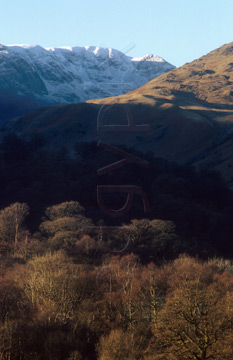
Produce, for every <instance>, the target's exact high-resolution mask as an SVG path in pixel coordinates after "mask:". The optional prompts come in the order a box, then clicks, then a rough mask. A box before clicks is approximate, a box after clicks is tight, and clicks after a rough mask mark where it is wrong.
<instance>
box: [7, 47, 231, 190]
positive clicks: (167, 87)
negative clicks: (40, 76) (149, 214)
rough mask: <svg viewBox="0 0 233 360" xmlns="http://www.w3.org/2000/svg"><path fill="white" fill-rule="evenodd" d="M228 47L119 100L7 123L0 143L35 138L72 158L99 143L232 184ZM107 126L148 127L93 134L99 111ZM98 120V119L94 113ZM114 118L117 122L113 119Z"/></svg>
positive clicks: (66, 107)
mask: <svg viewBox="0 0 233 360" xmlns="http://www.w3.org/2000/svg"><path fill="white" fill-rule="evenodd" d="M232 64H233V43H230V44H228V45H224V46H222V47H221V48H219V49H217V50H215V51H212V52H211V53H209V54H208V55H206V56H203V57H201V58H200V59H198V60H195V61H193V62H191V63H189V64H185V65H184V66H182V67H180V68H178V69H174V70H172V71H170V72H168V73H166V74H164V75H162V76H159V77H158V78H156V79H154V80H152V81H150V82H149V83H147V84H146V85H144V86H142V87H141V88H139V89H137V90H134V91H131V92H129V93H127V94H125V95H122V96H118V97H111V98H107V99H101V100H89V101H88V102H87V103H81V104H72V105H59V106H54V107H46V108H42V109H40V110H38V111H36V112H34V113H32V114H27V115H26V116H23V117H20V118H17V119H13V120H10V121H9V122H8V123H7V124H6V125H5V126H3V127H2V128H1V138H3V136H5V135H7V134H9V133H16V134H17V135H19V136H21V137H23V138H29V137H30V136H31V135H32V134H40V135H41V136H42V137H44V139H45V140H46V141H47V147H49V148H50V149H53V148H57V147H61V146H65V147H66V148H67V149H68V150H69V151H70V153H71V154H72V151H73V145H74V144H75V143H77V142H79V141H82V142H85V141H91V140H96V141H98V140H103V141H105V142H108V143H112V144H118V145H121V144H122V145H127V146H128V147H133V148H134V149H136V150H138V151H144V152H145V151H153V153H154V154H155V156H156V157H162V158H164V159H167V160H172V161H176V162H178V163H181V164H187V163H192V164H196V165H198V166H199V165H200V166H207V167H208V168H211V169H216V170H220V171H221V173H222V174H223V176H224V177H225V179H226V181H227V183H228V184H229V185H230V184H231V183H232V181H233V147H232V145H233V123H232V119H233V96H232V94H233V71H232V69H233V65H232ZM103 104H119V106H114V107H109V108H108V110H106V112H105V115H104V118H105V119H104V121H105V122H106V123H108V124H114V123H115V124H116V121H119V119H121V122H122V123H123V124H125V123H126V120H127V117H126V112H131V113H132V117H133V119H134V122H135V123H136V124H149V125H150V131H149V132H147V133H133V134H129V133H127V132H126V133H122V132H121V133H117V132H114V133H113V132H105V133H103V132H101V133H100V132H97V130H96V129H97V127H96V124H97V118H98V113H99V111H101V112H102V111H103V108H102V110H100V109H101V106H102V105H103ZM99 115H100V114H99ZM116 119H117V120H116Z"/></svg>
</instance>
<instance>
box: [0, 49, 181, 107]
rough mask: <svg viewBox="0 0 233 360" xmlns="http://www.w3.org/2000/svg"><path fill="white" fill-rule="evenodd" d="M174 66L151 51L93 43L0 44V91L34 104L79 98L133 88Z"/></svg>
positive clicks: (83, 99)
mask: <svg viewBox="0 0 233 360" xmlns="http://www.w3.org/2000/svg"><path fill="white" fill-rule="evenodd" d="M174 68H175V67H174V66H173V65H171V64H169V63H168V62H166V61H165V60H164V59H162V58H160V57H159V56H157V55H146V56H145V57H142V58H132V57H130V56H127V55H125V54H124V53H122V52H121V51H118V50H115V49H112V48H102V47H97V46H85V47H79V46H74V47H72V46H64V47H50V48H43V47H41V46H39V45H28V44H18V45H17V44H13V45H8V46H4V45H1V47H0V73H1V78H0V91H1V93H6V92H7V93H10V94H16V95H20V96H24V95H28V94H30V96H31V97H33V98H34V99H35V101H36V102H37V103H38V104H59V103H71V102H83V101H86V100H88V99H93V98H103V97H109V96H117V95H121V94H124V93H126V92H129V91H132V90H135V89H136V88H138V87H140V86H142V85H144V84H145V83H147V82H148V81H150V80H151V79H153V78H155V77H157V76H160V75H162V74H164V73H165V72H167V71H170V70H172V69H174Z"/></svg>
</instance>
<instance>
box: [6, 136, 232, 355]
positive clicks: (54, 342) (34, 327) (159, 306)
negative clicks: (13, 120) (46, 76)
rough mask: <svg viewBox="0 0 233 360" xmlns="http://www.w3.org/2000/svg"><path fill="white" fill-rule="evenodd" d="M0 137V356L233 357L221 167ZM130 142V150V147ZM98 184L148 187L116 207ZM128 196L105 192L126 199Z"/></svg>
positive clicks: (228, 228) (228, 209)
mask: <svg viewBox="0 0 233 360" xmlns="http://www.w3.org/2000/svg"><path fill="white" fill-rule="evenodd" d="M43 144H44V143H43V139H41V138H39V137H35V138H33V139H32V140H28V141H26V140H22V139H19V138H18V137H17V136H15V135H14V134H12V135H10V136H8V138H7V139H5V141H3V143H2V144H1V146H0V169H1V171H0V196H1V210H0V273H1V278H0V287H1V290H0V294H1V296H0V360H28V359H33V360H34V359H35V360H92V359H93V360H124V359H129V360H159V359H168V360H207V359H212V360H220V359H221V360H224V359H229V360H230V359H232V358H233V341H232V339H233V259H232V258H233V244H232V231H233V223H232V219H231V218H232V214H233V197H232V192H231V191H230V190H229V189H228V188H227V187H226V185H225V184H224V181H223V180H222V179H221V176H220V175H219V174H218V173H215V172H210V171H208V169H199V170H196V169H195V168H193V167H192V166H190V165H178V164H175V163H172V162H168V161H165V160H162V159H158V158H154V157H153V155H152V154H150V153H147V154H143V155H142V154H139V153H136V152H134V155H135V156H142V157H143V159H144V160H146V161H148V162H150V167H149V168H148V169H143V171H138V165H137V164H130V165H128V166H127V167H124V168H122V169H121V170H120V171H118V172H117V174H116V173H114V174H111V173H108V174H105V175H104V176H102V177H98V175H97V170H98V169H100V168H101V167H103V166H105V165H106V164H111V163H113V162H114V161H116V160H118V158H117V156H115V155H114V154H112V153H110V152H106V151H105V150H104V149H100V148H98V146H97V144H96V143H94V142H93V143H89V144H86V143H81V144H80V143H79V144H77V146H76V147H75V155H74V156H73V157H72V158H71V157H70V156H68V154H67V150H66V149H65V148H62V149H60V150H59V151H57V152H56V153H54V152H49V150H45V149H44V147H43ZM124 150H125V151H130V152H131V153H132V152H133V150H132V149H126V148H125V149H124ZM100 184H106V185H115V184H122V185H124V184H131V185H135V186H140V187H142V188H143V189H146V191H147V194H148V197H149V199H150V213H149V215H148V216H147V217H145V214H144V212H143V206H142V201H141V198H140V197H139V196H138V197H136V198H135V201H134V203H133V206H132V208H131V209H130V211H129V213H128V214H126V215H124V216H123V217H122V218H121V219H117V218H110V217H109V216H107V215H106V214H104V213H103V212H101V209H100V208H99V206H98V202H97V198H96V189H97V186H98V185H100ZM124 202H125V198H124V195H123V196H122V197H121V196H118V195H117V196H116V194H115V195H114V194H111V196H109V197H108V196H107V197H106V203H109V204H111V206H112V207H113V208H119V207H120V206H122V203H124Z"/></svg>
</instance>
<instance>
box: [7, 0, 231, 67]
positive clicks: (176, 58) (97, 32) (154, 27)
mask: <svg viewBox="0 0 233 360" xmlns="http://www.w3.org/2000/svg"><path fill="white" fill-rule="evenodd" d="M0 1H1V2H0V4H1V7H0V9H1V20H0V43H2V44H5V45H8V44H39V45H41V46H44V47H50V46H53V47H56V46H86V45H95V46H103V47H112V48H115V49H118V50H122V51H124V52H127V54H128V55H130V56H144V55H146V54H148V53H153V54H157V55H159V56H162V57H163V58H165V59H166V60H167V61H169V62H170V63H172V64H174V65H176V66H181V65H183V64H184V63H186V62H189V61H192V60H194V59H196V58H198V57H200V56H202V55H204V54H206V53H208V52H209V51H211V50H214V49H215V48H217V47H219V46H221V45H223V44H225V43H228V42H231V41H233V18H232V17H233V1H232V0H221V1H220V0H195V1H192V0H191V1H190V0H177V1H175V0H160V1H157V0H134V1H132V0H113V1H111V0H85V1H84V0H83V1H79V0H37V1H36V0H10V1H6V0H0ZM130 49H131V50H130Z"/></svg>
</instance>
